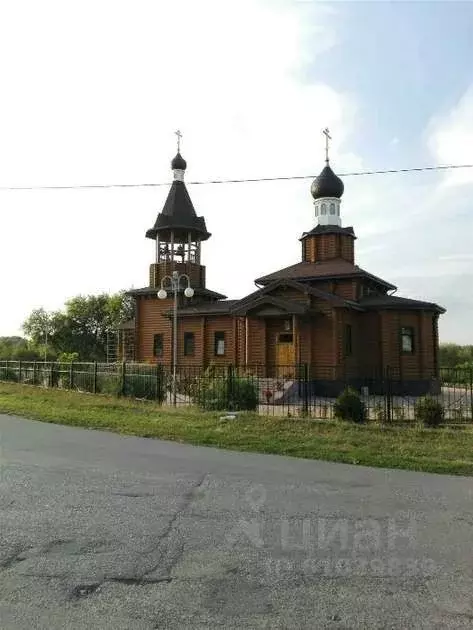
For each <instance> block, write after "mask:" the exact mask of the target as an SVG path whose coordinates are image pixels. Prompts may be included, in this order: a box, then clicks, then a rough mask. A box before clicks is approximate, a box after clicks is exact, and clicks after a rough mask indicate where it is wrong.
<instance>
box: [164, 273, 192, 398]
mask: <svg viewBox="0 0 473 630" xmlns="http://www.w3.org/2000/svg"><path fill="white" fill-rule="evenodd" d="M182 278H185V279H186V280H187V287H186V288H185V289H184V295H185V296H186V298H191V297H193V295H194V289H193V288H192V287H191V281H190V278H189V276H188V275H187V274H186V273H181V274H179V272H178V271H173V272H172V276H164V278H163V279H162V280H161V288H160V289H159V291H158V298H159V299H160V300H165V299H166V298H167V296H168V292H167V291H166V289H165V288H164V283H165V282H166V280H168V281H169V283H170V287H169V289H170V290H171V291H172V292H173V294H174V307H173V326H172V391H173V401H174V405H175V404H176V366H177V294H178V292H179V289H180V283H181V280H182Z"/></svg>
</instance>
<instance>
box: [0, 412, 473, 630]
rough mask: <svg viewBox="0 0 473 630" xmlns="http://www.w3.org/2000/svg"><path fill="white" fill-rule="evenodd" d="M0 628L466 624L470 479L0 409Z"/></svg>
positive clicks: (471, 583)
mask: <svg viewBox="0 0 473 630" xmlns="http://www.w3.org/2000/svg"><path fill="white" fill-rule="evenodd" d="M0 431H1V436H0V437H1V481H0V489H1V493H0V508H1V512H0V514H1V540H0V628H1V629H2V630H10V629H18V628H21V629H22V630H30V629H41V630H43V629H44V630H56V629H58V630H59V629H61V630H62V629H64V628H77V629H84V630H85V629H87V630H89V629H90V628H100V629H113V630H121V629H123V630H135V629H152V628H179V629H180V628H189V629H190V628H192V629H195V628H239V629H240V628H268V629H269V628H271V629H273V628H274V629H278V628H317V629H318V628H330V629H332V628H333V629H335V628H363V629H365V628H390V629H393V628H400V629H401V628H402V629H403V630H404V629H406V628H429V629H432V628H471V627H473V580H472V574H473V563H472V559H473V558H472V555H473V552H472V541H473V513H472V493H471V490H472V487H473V485H472V484H473V480H471V479H469V478H454V477H446V476H440V475H428V474H421V473H410V472H404V471H387V470H381V469H369V468H364V467H354V466H347V465H340V464H330V463H323V462H316V461H304V460H296V459H291V458H284V457H276V456H265V455H254V454H241V453H232V452H225V451H218V450H215V449H209V448H196V447H192V446H186V445H180V444H173V443H168V442H160V441H155V440H146V439H140V438H130V437H120V436H117V435H113V434H107V433H100V432H95V431H85V430H82V429H74V428H68V427H61V426H55V425H48V424H41V423H36V422H31V421H27V420H21V419H16V418H12V417H7V416H0Z"/></svg>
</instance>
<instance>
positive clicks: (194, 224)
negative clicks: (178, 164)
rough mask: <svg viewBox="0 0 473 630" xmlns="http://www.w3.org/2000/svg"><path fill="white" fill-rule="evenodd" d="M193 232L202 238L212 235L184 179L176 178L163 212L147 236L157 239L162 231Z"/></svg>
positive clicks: (203, 239) (205, 238)
mask: <svg viewBox="0 0 473 630" xmlns="http://www.w3.org/2000/svg"><path fill="white" fill-rule="evenodd" d="M171 231H174V232H192V233H193V234H194V235H196V236H198V237H199V239H200V240H202V241H205V240H207V239H208V238H209V237H210V234H209V232H207V228H206V226H205V219H204V217H198V216H197V214H196V211H195V209H194V206H193V204H192V201H191V198H190V196H189V193H188V191H187V188H186V185H185V183H184V182H183V181H178V180H174V181H173V183H172V186H171V189H170V190H169V194H168V196H167V199H166V202H165V204H164V207H163V210H162V212H160V213H159V214H158V216H157V219H156V222H155V224H154V226H153V227H152V228H151V229H150V230H148V231H147V232H146V237H147V238H152V239H156V236H157V235H158V234H159V233H161V232H164V233H166V232H171Z"/></svg>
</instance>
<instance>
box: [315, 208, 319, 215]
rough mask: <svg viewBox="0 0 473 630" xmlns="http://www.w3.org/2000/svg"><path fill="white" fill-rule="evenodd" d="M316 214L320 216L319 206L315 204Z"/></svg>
mask: <svg viewBox="0 0 473 630" xmlns="http://www.w3.org/2000/svg"><path fill="white" fill-rule="evenodd" d="M315 216H316V217H318V216H319V206H315Z"/></svg>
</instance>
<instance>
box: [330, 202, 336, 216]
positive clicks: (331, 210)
mask: <svg viewBox="0 0 473 630" xmlns="http://www.w3.org/2000/svg"><path fill="white" fill-rule="evenodd" d="M330 214H335V204H334V203H331V204H330Z"/></svg>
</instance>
